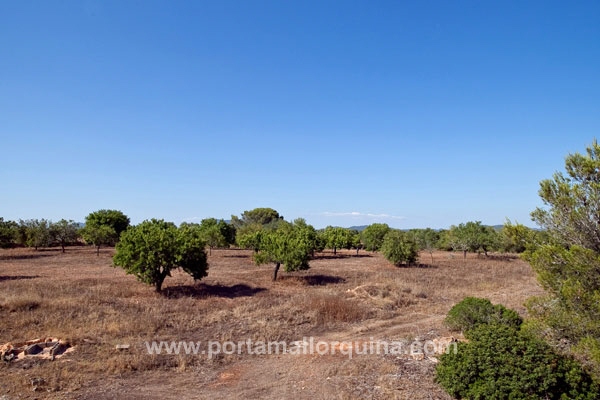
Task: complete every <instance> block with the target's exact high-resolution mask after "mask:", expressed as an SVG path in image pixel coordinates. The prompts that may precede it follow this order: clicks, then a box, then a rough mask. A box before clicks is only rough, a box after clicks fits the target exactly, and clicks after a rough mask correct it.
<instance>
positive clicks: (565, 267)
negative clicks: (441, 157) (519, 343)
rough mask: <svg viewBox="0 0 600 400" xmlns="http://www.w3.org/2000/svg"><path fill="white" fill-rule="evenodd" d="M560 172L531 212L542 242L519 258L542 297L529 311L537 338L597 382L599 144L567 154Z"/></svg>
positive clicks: (547, 182)
mask: <svg viewBox="0 0 600 400" xmlns="http://www.w3.org/2000/svg"><path fill="white" fill-rule="evenodd" d="M565 170H566V174H565V173H562V172H557V173H555V174H554V176H553V178H552V179H546V180H543V181H541V182H540V191H539V195H540V197H541V199H542V201H543V203H544V207H543V208H537V209H536V210H535V211H534V212H533V213H532V218H533V220H534V221H535V222H537V223H538V224H539V225H540V226H541V227H542V228H543V229H545V231H546V235H547V237H546V238H545V240H543V241H541V243H538V244H537V245H536V246H534V248H533V249H532V250H531V251H530V250H528V251H527V252H526V253H525V254H526V259H527V260H528V261H529V262H530V264H531V266H532V267H533V269H534V270H535V271H536V273H537V277H538V280H539V282H540V283H541V285H542V286H543V287H544V289H545V290H546V293H547V294H546V295H545V296H542V297H538V298H536V299H533V300H531V301H530V303H529V311H530V313H531V315H532V317H533V318H534V321H535V322H534V323H532V326H535V327H536V330H537V331H538V333H540V334H544V336H545V338H546V339H548V340H550V342H551V343H554V344H557V345H558V344H561V345H562V347H563V348H564V347H565V346H564V345H565V343H566V344H567V345H568V346H567V348H570V350H572V351H573V352H574V354H576V355H577V356H578V357H579V358H580V359H581V360H583V361H584V362H585V363H586V366H587V367H588V368H590V370H591V371H592V372H593V373H594V375H595V377H596V378H597V379H599V380H600V145H598V143H597V142H596V141H595V140H594V142H593V143H592V145H591V146H590V147H588V148H587V154H579V153H575V154H570V155H568V156H567V157H566V159H565Z"/></svg>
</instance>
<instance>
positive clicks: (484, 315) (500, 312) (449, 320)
mask: <svg viewBox="0 0 600 400" xmlns="http://www.w3.org/2000/svg"><path fill="white" fill-rule="evenodd" d="M444 322H445V324H446V326H448V328H450V329H451V330H453V331H463V332H467V331H469V330H471V329H473V328H475V327H476V326H478V325H480V324H501V325H506V326H510V327H513V328H518V327H519V326H521V323H522V322H523V320H522V319H521V317H520V316H519V314H517V312H516V311H514V310H510V309H508V308H506V307H504V306H503V305H501V304H495V305H494V304H492V303H491V302H490V301H489V300H488V299H480V298H477V297H466V298H465V299H464V300H463V301H461V302H460V303H458V304H456V305H455V306H454V307H452V308H451V309H450V311H449V312H448V315H447V316H446V320H445V321H444Z"/></svg>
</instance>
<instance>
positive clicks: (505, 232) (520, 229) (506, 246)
mask: <svg viewBox="0 0 600 400" xmlns="http://www.w3.org/2000/svg"><path fill="white" fill-rule="evenodd" d="M535 242H536V233H535V231H534V230H533V229H531V228H528V227H526V226H525V225H522V224H519V223H515V224H513V223H512V222H511V221H510V220H508V219H507V220H506V222H505V223H504V226H502V230H501V231H500V243H501V247H502V249H503V250H504V251H506V252H509V253H523V252H524V251H525V250H526V249H527V248H528V247H531V246H532V245H533V244H534V243H535Z"/></svg>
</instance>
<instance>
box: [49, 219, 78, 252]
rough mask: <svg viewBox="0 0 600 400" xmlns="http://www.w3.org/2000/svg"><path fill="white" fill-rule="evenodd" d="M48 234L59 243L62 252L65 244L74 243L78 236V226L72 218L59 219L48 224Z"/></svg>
mask: <svg viewBox="0 0 600 400" xmlns="http://www.w3.org/2000/svg"><path fill="white" fill-rule="evenodd" d="M50 236H51V237H52V238H53V239H54V241H55V242H56V243H58V244H59V245H60V248H61V249H62V252H63V253H64V252H65V246H67V245H69V244H72V243H74V242H75V241H76V240H77V238H78V237H79V226H78V225H77V223H76V222H75V221H73V220H69V221H67V220H66V219H61V220H60V221H58V222H55V223H52V224H50Z"/></svg>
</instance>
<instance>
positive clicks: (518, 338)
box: [436, 323, 600, 400]
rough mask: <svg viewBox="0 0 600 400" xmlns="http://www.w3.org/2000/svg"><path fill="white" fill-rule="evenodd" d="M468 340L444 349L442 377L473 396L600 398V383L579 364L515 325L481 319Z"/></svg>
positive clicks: (448, 386) (462, 394)
mask: <svg viewBox="0 0 600 400" xmlns="http://www.w3.org/2000/svg"><path fill="white" fill-rule="evenodd" d="M467 338H468V339H469V342H468V343H459V344H458V346H457V351H456V352H455V353H452V352H451V353H448V354H443V355H442V356H441V357H440V363H439V364H438V365H437V368H436V380H437V382H438V383H439V384H440V385H441V386H442V387H443V388H444V389H445V390H446V391H447V392H448V393H449V394H450V395H452V396H454V397H456V398H459V399H460V398H467V399H515V400H516V399H581V400H584V399H586V400H587V399H590V400H591V399H597V398H599V396H600V390H599V388H598V386H597V385H596V384H595V383H593V381H592V379H591V378H590V376H589V375H587V374H586V373H585V372H583V370H582V369H581V367H580V366H579V364H577V363H576V362H575V361H573V360H571V359H569V358H565V357H563V356H561V355H558V354H556V353H555V352H554V351H553V350H552V348H550V346H548V345H547V344H546V343H544V342H542V341H540V340H538V339H536V338H534V337H532V336H528V335H526V334H524V333H522V332H521V331H520V330H518V329H515V328H514V327H511V326H507V325H502V324H498V323H492V324H479V325H477V326H475V327H474V328H472V329H471V330H469V331H468V333H467Z"/></svg>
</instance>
